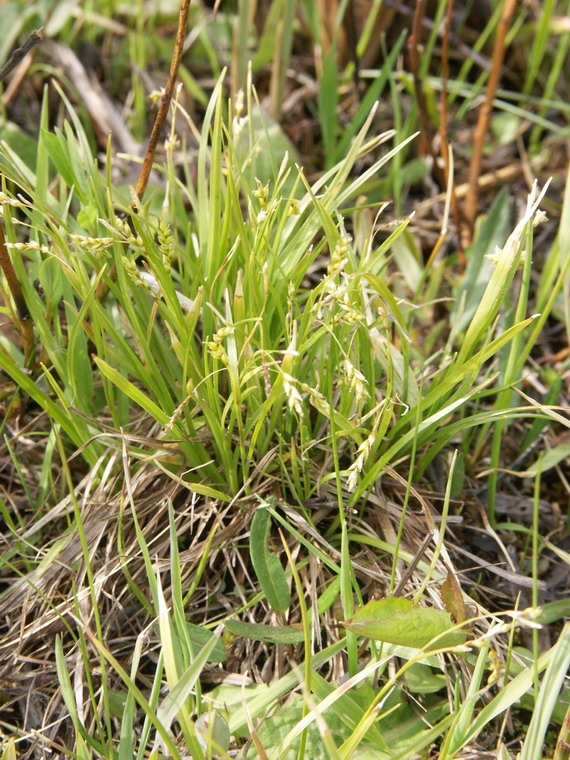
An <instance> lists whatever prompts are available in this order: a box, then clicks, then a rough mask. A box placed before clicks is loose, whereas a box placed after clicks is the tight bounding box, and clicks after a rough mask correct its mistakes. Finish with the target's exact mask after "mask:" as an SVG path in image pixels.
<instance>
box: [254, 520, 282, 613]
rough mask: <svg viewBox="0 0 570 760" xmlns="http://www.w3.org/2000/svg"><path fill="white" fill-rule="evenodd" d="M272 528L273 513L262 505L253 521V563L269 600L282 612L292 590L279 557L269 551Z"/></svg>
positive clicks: (275, 608)
mask: <svg viewBox="0 0 570 760" xmlns="http://www.w3.org/2000/svg"><path fill="white" fill-rule="evenodd" d="M270 530H271V515H270V514H269V512H268V511H267V510H266V509H264V508H263V507H261V508H260V509H258V510H257V511H256V513H255V514H254V516H253V520H252V521H251V531H250V537H249V552H250V555H251V563H252V565H253V569H254V570H255V574H256V575H257V579H258V580H259V583H260V584H261V588H262V590H263V593H264V594H265V596H266V598H267V601H268V602H269V604H270V605H271V606H272V607H273V609H274V610H277V611H278V612H282V611H283V610H286V609H287V608H288V607H289V602H290V600H291V592H290V591H289V585H288V583H287V577H286V576H285V570H284V569H283V566H282V565H281V562H279V557H278V556H277V555H276V554H273V553H272V552H270V551H269V547H268V545H267V541H268V539H269V531H270Z"/></svg>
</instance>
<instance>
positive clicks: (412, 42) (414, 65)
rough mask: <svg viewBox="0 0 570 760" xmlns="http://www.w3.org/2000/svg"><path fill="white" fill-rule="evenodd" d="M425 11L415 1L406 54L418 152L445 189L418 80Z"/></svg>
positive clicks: (422, 0)
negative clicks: (417, 126) (417, 118)
mask: <svg viewBox="0 0 570 760" xmlns="http://www.w3.org/2000/svg"><path fill="white" fill-rule="evenodd" d="M425 11H426V0H417V2H416V9H415V12H414V21H413V24H412V33H411V35H410V37H409V39H408V54H409V56H410V70H411V72H412V78H413V82H414V93H415V96H416V102H417V104H418V112H419V115H420V121H421V124H422V132H421V135H420V150H421V151H422V152H423V153H429V155H430V156H431V157H432V160H433V175H434V177H435V179H436V181H437V183H438V185H439V186H440V187H445V177H444V174H443V172H442V170H441V167H440V165H439V163H438V160H437V159H438V157H437V155H436V153H435V151H434V149H433V127H432V123H431V119H430V117H429V113H428V107H427V102H426V97H425V93H424V90H423V87H422V81H421V79H420V60H419V55H418V51H419V49H420V44H421V33H422V22H423V18H424V15H425Z"/></svg>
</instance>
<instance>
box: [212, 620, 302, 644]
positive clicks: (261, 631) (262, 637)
mask: <svg viewBox="0 0 570 760" xmlns="http://www.w3.org/2000/svg"><path fill="white" fill-rule="evenodd" d="M225 626H226V628H227V629H228V631H231V632H232V633H234V634H235V635H236V636H243V638H244V639H253V640H254V641H266V642H267V643H268V644H298V643H299V642H300V641H303V639H304V634H303V631H302V630H301V629H300V628H295V627H294V626H292V625H281V626H279V625H261V623H242V621H241V620H226V622H225Z"/></svg>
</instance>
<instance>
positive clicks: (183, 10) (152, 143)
mask: <svg viewBox="0 0 570 760" xmlns="http://www.w3.org/2000/svg"><path fill="white" fill-rule="evenodd" d="M189 9H190V0H182V1H181V3H180V12H179V14H178V29H177V30H176V42H175V43H174V55H173V56H172V61H171V63H170V71H169V72H168V80H167V82H166V87H165V88H164V92H163V93H162V98H161V100H160V106H159V107H158V111H157V112H156V116H155V119H154V124H153V125H152V131H151V133H150V138H149V140H148V146H147V149H146V154H145V157H144V161H143V165H142V168H141V173H140V175H139V180H138V182H137V186H136V188H135V192H136V194H137V196H138V199H139V201H142V198H143V195H144V193H145V190H146V186H147V184H148V178H149V176H150V170H151V169H152V163H153V161H154V154H155V153H156V146H157V145H158V138H159V137H160V133H161V131H162V127H163V126H164V122H165V121H166V115H167V113H168V109H169V108H170V101H171V100H172V93H173V91H174V86H175V84H176V77H177V76H178V69H179V68H180V61H181V60H182V52H183V50H184V39H185V38H186V27H187V26H188V11H189Z"/></svg>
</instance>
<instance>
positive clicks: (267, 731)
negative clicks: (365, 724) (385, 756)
mask: <svg viewBox="0 0 570 760" xmlns="http://www.w3.org/2000/svg"><path fill="white" fill-rule="evenodd" d="M303 715H304V704H303V697H302V696H301V695H300V694H292V695H291V697H290V698H289V699H288V700H287V702H286V704H285V705H284V706H283V707H282V708H280V709H279V710H276V711H275V712H274V713H273V715H271V716H270V717H268V718H266V719H265V720H264V721H263V723H262V724H261V727H260V728H259V731H258V735H259V741H260V744H261V745H262V747H263V748H264V749H265V751H266V752H267V753H268V754H267V755H266V757H271V756H272V750H275V749H276V748H277V747H279V746H280V745H281V744H282V742H284V741H285V740H286V738H287V736H288V735H289V733H290V731H291V730H292V729H294V728H295V726H296V725H297V723H299V721H300V720H301V719H302V718H303ZM323 719H324V721H325V723H326V724H327V726H328V728H329V729H330V731H331V732H333V733H334V735H335V736H337V737H338V736H341V737H343V738H344V737H347V736H348V734H349V729H348V727H347V726H346V725H345V724H344V723H343V721H342V720H341V719H340V718H339V717H338V716H337V715H335V714H334V712H332V710H327V711H326V712H325V714H324V716H323ZM306 732H307V748H310V752H308V751H307V752H306V753H305V757H306V758H309V757H310V758H311V760H329V758H330V755H329V754H328V751H327V748H326V746H325V745H324V743H323V740H322V737H321V735H320V733H319V729H318V727H317V725H316V724H315V722H313V723H311V724H310V725H309V726H308V728H307V729H306ZM337 741H338V740H337ZM300 743H301V737H300V736H298V737H297V738H296V739H295V741H294V742H293V743H292V744H291V746H290V747H289V748H288V749H287V750H286V751H285V752H280V753H279V758H280V760H297V759H298V757H299V747H300ZM247 756H248V758H255V759H256V760H259V759H260V757H261V755H259V754H258V752H257V749H256V748H255V747H254V746H252V747H251V749H250V750H249V751H248V753H247ZM379 757H382V755H379Z"/></svg>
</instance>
